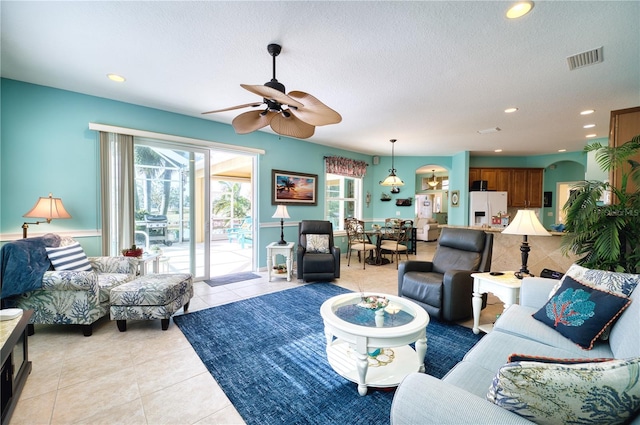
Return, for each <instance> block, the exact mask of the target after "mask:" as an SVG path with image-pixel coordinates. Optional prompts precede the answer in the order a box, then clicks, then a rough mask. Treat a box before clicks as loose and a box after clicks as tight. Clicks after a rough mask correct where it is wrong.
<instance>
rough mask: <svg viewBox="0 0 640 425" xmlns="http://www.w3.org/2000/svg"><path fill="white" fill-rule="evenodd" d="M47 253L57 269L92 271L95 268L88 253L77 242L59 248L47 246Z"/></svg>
mask: <svg viewBox="0 0 640 425" xmlns="http://www.w3.org/2000/svg"><path fill="white" fill-rule="evenodd" d="M45 249H46V250H47V255H48V256H49V260H50V261H51V264H53V268H54V269H55V270H76V271H91V270H93V269H92V267H91V264H90V263H89V259H88V258H87V255H86V254H85V253H84V250H83V249H82V246H80V243H78V242H75V243H73V244H71V245H67V246H61V247H58V248H45Z"/></svg>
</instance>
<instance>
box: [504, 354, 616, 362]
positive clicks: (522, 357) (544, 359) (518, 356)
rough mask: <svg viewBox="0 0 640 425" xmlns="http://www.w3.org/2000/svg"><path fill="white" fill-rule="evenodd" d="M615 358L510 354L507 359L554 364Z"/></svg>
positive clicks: (604, 360) (605, 360)
mask: <svg viewBox="0 0 640 425" xmlns="http://www.w3.org/2000/svg"><path fill="white" fill-rule="evenodd" d="M611 360H615V359H612V358H605V357H597V358H593V359H587V358H584V359H576V358H574V359H559V358H556V357H546V356H534V355H531V354H515V353H514V354H511V355H510V356H509V358H508V359H507V362H508V363H513V362H538V363H555V364H578V363H599V362H609V361H611Z"/></svg>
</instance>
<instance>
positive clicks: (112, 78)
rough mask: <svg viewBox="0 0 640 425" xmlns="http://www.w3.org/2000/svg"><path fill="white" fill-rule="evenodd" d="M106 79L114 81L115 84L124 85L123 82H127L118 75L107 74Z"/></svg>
mask: <svg viewBox="0 0 640 425" xmlns="http://www.w3.org/2000/svg"><path fill="white" fill-rule="evenodd" d="M107 78H109V79H110V80H111V81H115V82H116V83H124V82H125V81H127V79H126V78H124V77H123V76H122V75H118V74H107Z"/></svg>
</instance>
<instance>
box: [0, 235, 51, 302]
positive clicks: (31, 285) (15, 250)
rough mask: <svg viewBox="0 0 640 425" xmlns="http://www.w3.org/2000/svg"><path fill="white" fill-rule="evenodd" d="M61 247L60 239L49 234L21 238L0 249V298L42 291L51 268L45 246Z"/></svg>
mask: <svg viewBox="0 0 640 425" xmlns="http://www.w3.org/2000/svg"><path fill="white" fill-rule="evenodd" d="M57 246H60V236H58V235H54V234H53V233H47V234H46V235H44V236H40V237H36V238H27V239H19V240H17V241H13V242H9V243H7V244H5V245H3V246H2V248H0V299H4V298H7V297H10V296H13V295H19V294H22V293H24V292H28V291H33V290H34V289H40V288H42V277H43V276H44V272H46V271H47V270H49V268H50V267H51V261H49V257H48V256H47V251H46V250H45V247H57Z"/></svg>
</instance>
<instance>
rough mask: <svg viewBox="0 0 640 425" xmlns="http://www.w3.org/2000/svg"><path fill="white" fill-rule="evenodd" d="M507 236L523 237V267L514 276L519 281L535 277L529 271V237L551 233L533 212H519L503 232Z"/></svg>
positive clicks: (521, 248)
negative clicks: (526, 277)
mask: <svg viewBox="0 0 640 425" xmlns="http://www.w3.org/2000/svg"><path fill="white" fill-rule="evenodd" d="M502 233H503V234H505V235H522V245H520V252H521V256H522V267H520V271H518V272H515V273H514V275H515V276H516V277H517V278H518V279H522V278H523V277H525V276H533V275H532V274H531V273H529V269H527V260H528V259H529V251H531V248H530V247H529V241H528V240H527V237H528V236H551V234H550V233H549V232H547V230H546V229H545V228H544V226H542V223H540V220H538V216H536V213H535V211H533V210H518V213H517V214H516V217H515V218H514V219H513V221H512V222H511V224H509V226H507V228H506V229H504V230H503V231H502Z"/></svg>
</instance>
